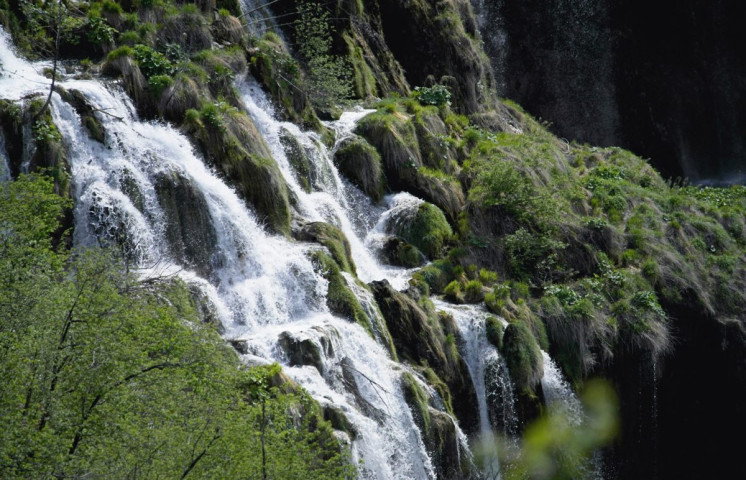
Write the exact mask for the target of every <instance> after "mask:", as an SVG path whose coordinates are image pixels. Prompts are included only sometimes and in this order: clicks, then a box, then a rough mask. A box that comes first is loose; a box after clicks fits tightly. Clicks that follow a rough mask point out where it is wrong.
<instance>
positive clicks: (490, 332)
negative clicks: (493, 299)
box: [484, 316, 505, 350]
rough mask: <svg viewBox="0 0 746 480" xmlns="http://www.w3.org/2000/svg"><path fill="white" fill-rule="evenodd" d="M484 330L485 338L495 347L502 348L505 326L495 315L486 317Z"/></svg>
mask: <svg viewBox="0 0 746 480" xmlns="http://www.w3.org/2000/svg"><path fill="white" fill-rule="evenodd" d="M484 323H485V331H486V334H487V340H488V341H489V342H490V343H491V344H492V346H494V347H495V348H497V349H498V350H502V348H503V335H504V334H505V327H504V326H503V324H502V322H501V321H500V320H498V319H497V318H495V317H492V316H490V317H487V319H486V320H485V321H484Z"/></svg>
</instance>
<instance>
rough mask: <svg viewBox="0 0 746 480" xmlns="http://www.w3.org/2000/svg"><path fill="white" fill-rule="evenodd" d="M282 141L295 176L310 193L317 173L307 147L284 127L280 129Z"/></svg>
mask: <svg viewBox="0 0 746 480" xmlns="http://www.w3.org/2000/svg"><path fill="white" fill-rule="evenodd" d="M280 143H281V144H282V149H283V150H284V151H285V156H286V157H287V159H288V162H289V163H290V166H291V167H293V170H294V171H295V178H296V179H297V180H298V183H299V184H300V187H301V188H302V189H303V190H305V191H306V192H307V193H310V192H311V190H312V188H313V185H314V182H315V180H316V179H315V176H316V175H315V170H314V169H313V167H312V165H311V159H310V158H308V155H307V153H306V149H305V148H303V145H301V143H300V141H298V138H297V137H296V136H295V135H293V134H292V133H291V132H290V131H288V130H287V129H286V128H284V127H282V128H281V129H280Z"/></svg>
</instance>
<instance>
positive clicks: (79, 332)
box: [0, 175, 352, 479]
mask: <svg viewBox="0 0 746 480" xmlns="http://www.w3.org/2000/svg"><path fill="white" fill-rule="evenodd" d="M67 203H68V202H67V201H65V200H63V199H62V198H60V197H58V196H57V195H55V194H54V193H53V184H52V182H51V181H50V180H49V179H47V178H45V177H39V176H23V175H22V176H20V177H19V179H18V180H17V181H13V182H7V183H3V184H0V355H2V358H3V361H2V362H1V363H0V377H1V378H3V388H2V389H0V423H2V425H3V428H2V430H0V445H1V446H2V448H0V477H2V478H54V477H64V478H70V477H75V478H126V477H129V476H138V477H142V478H173V477H175V476H178V477H186V476H187V475H189V476H193V477H195V478H261V477H262V475H263V473H262V472H263V471H264V472H266V475H267V478H270V476H271V478H323V479H337V478H349V477H350V476H351V474H352V467H351V466H350V465H349V463H348V462H347V460H346V458H345V457H344V456H342V455H340V453H339V451H340V450H339V444H338V442H337V441H336V440H335V438H334V436H333V432H332V430H331V427H330V426H329V425H328V424H327V423H326V422H324V421H323V420H321V416H320V411H319V408H318V406H317V405H316V404H315V403H314V402H313V401H312V399H311V398H310V397H309V396H308V395H307V394H305V393H304V392H302V391H300V390H299V389H298V388H294V387H292V386H291V385H286V386H285V387H283V388H278V387H277V385H281V384H282V383H283V382H282V381H281V379H280V378H279V377H278V375H279V373H278V372H279V367H278V366H276V365H275V366H269V367H261V368H258V369H246V368H244V367H242V366H241V364H240V362H239V361H238V358H237V357H236V355H235V353H234V352H233V351H231V350H230V349H228V348H227V347H226V346H225V344H224V343H223V341H222V340H221V339H220V337H219V336H218V335H217V334H216V332H215V331H213V330H212V328H211V327H209V326H208V325H206V324H201V323H200V322H199V320H198V315H197V313H196V309H195V305H194V302H193V300H192V297H191V296H190V294H189V292H188V290H187V288H186V286H185V285H184V284H183V283H182V282H180V281H179V280H177V279H175V278H171V279H168V278H165V279H164V278H158V279H156V278H152V279H141V278H137V277H135V276H133V275H132V274H130V273H127V272H125V271H123V269H122V266H121V264H120V263H119V262H118V261H117V260H116V259H115V258H113V257H112V256H110V255H108V254H107V253H106V252H103V251H101V250H97V249H93V250H89V251H80V252H74V254H71V253H69V252H66V251H64V250H55V249H54V248H53V245H52V242H51V241H50V234H51V233H52V232H54V231H56V230H57V229H58V228H59V221H58V219H59V218H60V216H61V214H62V211H63V209H64V208H65V207H66V206H67ZM262 451H264V452H266V455H264V456H263V455H262Z"/></svg>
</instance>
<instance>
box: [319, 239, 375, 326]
mask: <svg viewBox="0 0 746 480" xmlns="http://www.w3.org/2000/svg"><path fill="white" fill-rule="evenodd" d="M312 258H313V260H314V264H315V265H316V266H317V268H318V270H319V271H320V273H321V274H322V275H323V276H324V278H325V279H326V280H327V281H328V282H329V287H328V289H327V293H326V305H327V307H329V311H331V312H332V313H334V314H336V315H339V316H340V317H343V318H347V319H349V320H351V321H353V322H356V323H358V324H360V325H361V326H362V327H363V328H365V329H366V330H367V331H368V333H370V335H371V337H375V335H374V334H373V327H372V326H371V325H370V320H369V319H368V315H367V314H366V313H365V310H364V309H363V307H362V305H360V302H359V301H358V299H357V297H355V294H354V293H353V292H352V290H350V289H349V288H348V287H347V282H346V281H345V278H344V276H343V275H342V270H341V269H340V267H339V265H338V264H337V262H335V261H334V259H333V258H332V257H331V256H329V255H327V254H326V253H325V252H323V251H315V252H313V253H312Z"/></svg>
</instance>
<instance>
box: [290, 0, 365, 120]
mask: <svg viewBox="0 0 746 480" xmlns="http://www.w3.org/2000/svg"><path fill="white" fill-rule="evenodd" d="M297 9H298V19H297V20H296V21H295V39H296V43H297V45H298V53H299V54H300V56H301V60H302V63H303V65H304V66H305V68H306V71H307V72H308V82H307V84H306V87H307V92H306V93H307V94H308V95H309V98H310V100H311V102H312V103H313V104H314V106H316V107H318V108H328V107H330V106H333V105H334V104H336V103H339V102H340V101H342V100H345V99H347V98H349V97H350V96H351V94H352V80H351V79H352V70H351V68H350V65H349V63H348V62H347V61H346V60H345V59H344V58H342V57H339V56H337V55H334V54H333V53H332V33H333V32H334V27H333V26H332V25H330V23H329V12H328V10H326V8H325V7H324V6H323V5H321V4H320V3H317V2H314V1H307V0H302V1H300V2H298V5H297Z"/></svg>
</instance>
